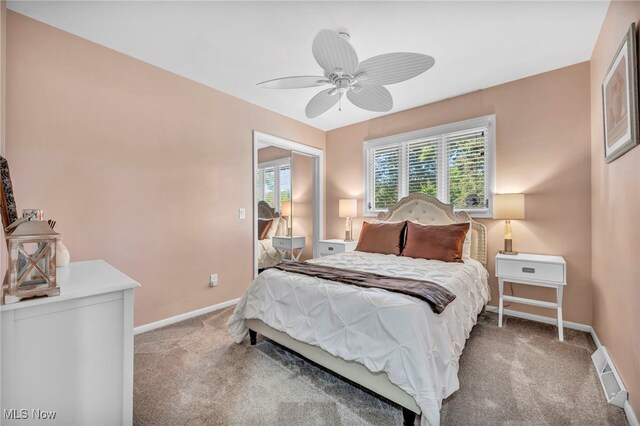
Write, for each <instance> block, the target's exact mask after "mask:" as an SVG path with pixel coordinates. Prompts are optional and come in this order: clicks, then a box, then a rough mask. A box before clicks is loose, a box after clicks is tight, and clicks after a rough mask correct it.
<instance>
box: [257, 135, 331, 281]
mask: <svg viewBox="0 0 640 426" xmlns="http://www.w3.org/2000/svg"><path fill="white" fill-rule="evenodd" d="M256 134H257V135H258V136H256V135H254V153H255V154H254V155H255V161H254V164H255V170H254V176H255V178H254V186H255V203H256V204H255V209H254V212H255V215H254V217H255V233H254V234H255V237H256V244H255V253H254V258H255V268H254V269H255V273H256V274H258V273H259V272H261V271H262V270H264V269H266V268H270V267H272V266H275V265H277V264H278V263H280V262H282V261H283V260H284V259H287V260H298V261H304V260H308V259H311V258H313V257H314V255H315V253H316V252H317V241H318V240H319V239H320V238H319V235H321V223H322V212H321V208H320V205H319V200H320V197H319V195H318V194H320V193H321V192H320V191H321V185H320V184H321V179H320V171H321V170H322V167H321V161H322V151H320V150H317V149H315V148H311V147H307V146H305V145H301V144H298V143H296V142H292V141H287V140H284V139H281V138H277V137H274V136H269V135H264V134H261V133H257V132H256Z"/></svg>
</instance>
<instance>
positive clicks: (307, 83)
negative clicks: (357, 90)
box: [256, 75, 329, 89]
mask: <svg viewBox="0 0 640 426" xmlns="http://www.w3.org/2000/svg"><path fill="white" fill-rule="evenodd" d="M327 83H329V80H327V79H326V78H325V77H322V76H320V77H317V76H313V75H301V76H296V77H283V78H276V79H273V80H267V81H263V82H261V83H258V84H256V86H258V87H261V88H263V89H301V88H304V87H316V86H322V85H323V84H327Z"/></svg>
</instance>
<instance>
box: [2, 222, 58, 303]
mask: <svg viewBox="0 0 640 426" xmlns="http://www.w3.org/2000/svg"><path fill="white" fill-rule="evenodd" d="M58 235H59V234H58V233H57V232H55V231H53V229H51V227H50V226H49V224H48V223H47V222H46V221H43V220H27V221H24V222H22V223H20V224H18V225H17V226H16V227H15V229H13V231H12V232H11V233H10V234H7V235H6V237H5V238H6V240H7V250H8V254H9V264H8V270H7V276H6V277H7V278H5V283H4V286H3V300H4V303H5V304H9V303H16V302H19V301H20V300H22V299H25V298H28V297H34V296H57V295H59V294H60V287H58V285H57V282H56V240H57V239H58Z"/></svg>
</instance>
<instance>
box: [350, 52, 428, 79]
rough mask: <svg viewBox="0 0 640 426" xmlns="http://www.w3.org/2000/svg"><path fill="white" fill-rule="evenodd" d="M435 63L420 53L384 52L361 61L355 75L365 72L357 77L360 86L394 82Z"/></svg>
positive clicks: (407, 77)
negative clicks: (359, 77)
mask: <svg viewBox="0 0 640 426" xmlns="http://www.w3.org/2000/svg"><path fill="white" fill-rule="evenodd" d="M435 63H436V60H435V59H433V57H431V56H429V55H423V54H421V53H409V52H397V53H385V54H384V55H378V56H374V57H373V58H369V59H367V60H365V61H362V63H361V64H360V67H359V68H358V72H357V73H356V75H357V74H360V73H361V72H364V73H365V76H364V78H363V79H358V84H360V85H361V86H380V85H386V84H394V83H399V82H401V81H405V80H409V79H410V78H413V77H416V76H418V75H420V74H422V73H423V72H425V71H426V70H428V69H429V68H431V67H432V66H433V65H434V64H435Z"/></svg>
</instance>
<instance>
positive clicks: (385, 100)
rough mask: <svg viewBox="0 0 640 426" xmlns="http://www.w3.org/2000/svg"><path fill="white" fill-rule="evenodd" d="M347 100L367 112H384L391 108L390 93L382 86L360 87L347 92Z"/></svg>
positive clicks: (391, 99)
mask: <svg viewBox="0 0 640 426" xmlns="http://www.w3.org/2000/svg"><path fill="white" fill-rule="evenodd" d="M347 99H349V100H350V101H351V103H352V104H354V105H355V106H357V107H360V108H362V109H366V110H368V111H376V112H386V111H390V110H391V108H393V98H392V97H391V93H389V91H388V90H387V89H386V88H384V87H382V86H362V87H360V88H359V90H358V88H356V89H354V90H349V91H348V92H347Z"/></svg>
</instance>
